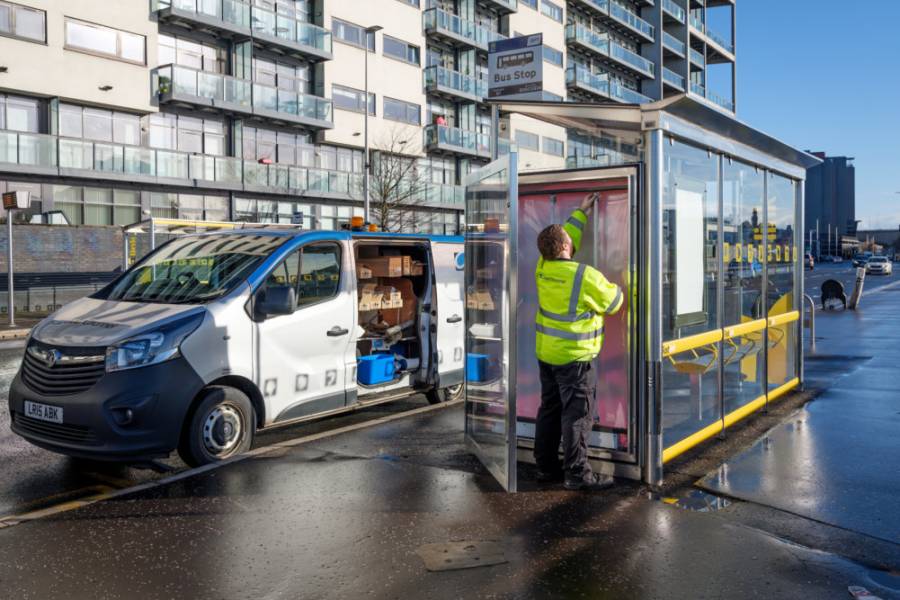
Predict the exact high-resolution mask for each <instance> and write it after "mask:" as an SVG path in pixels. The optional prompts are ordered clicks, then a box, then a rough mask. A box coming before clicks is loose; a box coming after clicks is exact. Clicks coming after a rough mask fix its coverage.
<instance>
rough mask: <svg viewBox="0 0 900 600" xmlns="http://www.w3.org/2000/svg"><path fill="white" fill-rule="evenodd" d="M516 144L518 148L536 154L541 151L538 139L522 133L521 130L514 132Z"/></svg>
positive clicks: (532, 134) (530, 134) (533, 135)
mask: <svg viewBox="0 0 900 600" xmlns="http://www.w3.org/2000/svg"><path fill="white" fill-rule="evenodd" d="M516 143H517V144H519V147H520V148H525V149H526V150H534V151H535V152H538V151H540V149H541V143H540V138H539V137H538V136H537V135H536V134H534V133H529V132H527V131H522V130H521V129H519V130H518V131H516Z"/></svg>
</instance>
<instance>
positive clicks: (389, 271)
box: [363, 256, 403, 277]
mask: <svg viewBox="0 0 900 600" xmlns="http://www.w3.org/2000/svg"><path fill="white" fill-rule="evenodd" d="M363 264H364V265H365V266H366V267H367V268H368V269H370V270H371V271H372V276H373V277H400V276H401V275H403V261H401V260H400V257H399V256H380V257H378V258H367V259H366V260H365V262H364V263H363Z"/></svg>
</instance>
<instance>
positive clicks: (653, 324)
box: [643, 129, 665, 485]
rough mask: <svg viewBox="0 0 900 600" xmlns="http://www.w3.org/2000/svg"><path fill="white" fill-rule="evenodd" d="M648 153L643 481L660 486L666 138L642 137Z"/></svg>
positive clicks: (649, 134) (661, 135) (657, 131)
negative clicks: (664, 165)
mask: <svg viewBox="0 0 900 600" xmlns="http://www.w3.org/2000/svg"><path fill="white" fill-rule="evenodd" d="M644 139H645V147H646V152H647V158H646V160H647V164H648V165H649V168H647V191H648V193H647V198H646V200H645V205H646V206H647V219H646V230H645V235H646V254H645V257H644V258H645V263H644V269H645V273H646V275H645V276H646V281H647V286H648V287H647V291H646V306H645V309H646V311H647V312H646V315H645V319H646V321H645V322H646V324H647V330H646V335H645V338H646V344H647V346H646V352H647V353H646V359H645V360H646V367H645V368H646V370H647V381H646V386H645V394H646V408H645V414H646V419H647V421H646V429H645V435H646V439H645V440H644V462H643V467H644V481H646V482H647V483H649V484H650V485H659V484H660V483H662V480H663V439H662V433H663V432H662V411H663V399H662V398H663V396H662V344H663V339H662V310H661V309H662V297H663V289H662V288H663V286H662V279H663V277H662V268H663V266H662V265H663V239H662V229H663V228H662V223H663V191H664V189H665V181H664V179H663V178H664V176H665V173H664V170H663V164H664V158H665V146H664V144H665V138H664V133H663V131H662V130H661V129H654V130H651V131H648V132H646V133H645V134H644Z"/></svg>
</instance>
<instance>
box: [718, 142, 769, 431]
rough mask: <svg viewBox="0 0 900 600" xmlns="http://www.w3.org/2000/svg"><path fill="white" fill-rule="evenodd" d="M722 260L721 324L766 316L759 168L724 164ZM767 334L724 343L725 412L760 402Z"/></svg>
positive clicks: (762, 190) (748, 334) (754, 332)
mask: <svg viewBox="0 0 900 600" xmlns="http://www.w3.org/2000/svg"><path fill="white" fill-rule="evenodd" d="M722 169H723V190H724V197H723V214H722V228H723V231H722V237H723V239H722V242H723V244H722V259H723V264H724V266H725V270H724V271H723V277H724V279H725V282H724V289H725V294H724V313H723V314H722V325H723V326H725V327H726V328H727V327H728V326H729V325H739V324H741V323H749V322H751V321H758V320H760V319H762V317H763V307H762V289H763V268H762V254H761V253H760V245H759V244H760V243H759V241H757V240H756V239H755V237H754V236H755V232H756V231H758V230H759V225H760V223H761V222H762V218H763V198H764V197H765V192H764V189H763V183H764V182H763V174H762V172H761V171H759V170H757V169H756V168H755V167H752V166H750V165H745V164H743V163H740V162H737V161H727V160H726V161H725V163H724V165H723V167H722ZM764 338H765V332H764V330H757V331H750V332H747V333H746V334H744V335H740V336H737V337H733V338H730V339H728V340H726V341H725V345H724V348H723V361H724V365H725V374H724V385H725V388H724V397H723V403H724V412H725V414H726V415H727V414H728V413H730V412H733V411H734V410H736V409H737V408H740V407H741V406H743V405H745V404H747V403H749V402H752V401H753V400H756V399H757V398H759V397H760V396H762V395H763V394H764V393H765V390H764V389H763V354H762V351H763V348H764V346H765V344H764V341H763V340H764Z"/></svg>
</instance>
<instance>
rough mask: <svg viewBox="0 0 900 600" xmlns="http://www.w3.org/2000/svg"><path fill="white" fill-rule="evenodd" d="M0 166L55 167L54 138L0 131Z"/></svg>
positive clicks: (38, 134) (55, 151)
mask: <svg viewBox="0 0 900 600" xmlns="http://www.w3.org/2000/svg"><path fill="white" fill-rule="evenodd" d="M0 164H8V165H18V166H23V167H46V168H53V167H56V166H57V149H56V138H54V137H53V136H51V135H43V134H40V133H20V132H18V131H0Z"/></svg>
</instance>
